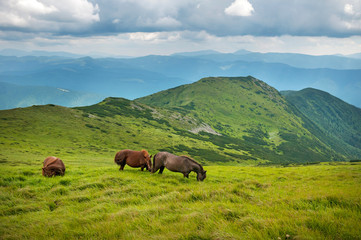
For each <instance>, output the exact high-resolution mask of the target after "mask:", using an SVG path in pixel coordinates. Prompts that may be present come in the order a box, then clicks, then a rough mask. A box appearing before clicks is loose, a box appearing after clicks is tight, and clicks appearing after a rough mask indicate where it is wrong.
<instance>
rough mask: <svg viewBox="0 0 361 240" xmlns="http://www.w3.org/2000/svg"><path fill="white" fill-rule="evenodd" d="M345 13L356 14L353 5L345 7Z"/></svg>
mask: <svg viewBox="0 0 361 240" xmlns="http://www.w3.org/2000/svg"><path fill="white" fill-rule="evenodd" d="M344 11H345V13H347V14H349V15H354V14H355V11H354V9H353V5H352V4H348V3H347V4H346V5H345V7H344Z"/></svg>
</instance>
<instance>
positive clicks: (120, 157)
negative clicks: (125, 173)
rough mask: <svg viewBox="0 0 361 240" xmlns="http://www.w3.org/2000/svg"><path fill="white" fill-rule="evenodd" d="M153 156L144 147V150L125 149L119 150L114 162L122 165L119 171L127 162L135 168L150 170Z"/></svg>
mask: <svg viewBox="0 0 361 240" xmlns="http://www.w3.org/2000/svg"><path fill="white" fill-rule="evenodd" d="M151 158H152V156H149V153H148V152H147V151H146V150H144V149H143V150H142V151H133V150H129V149H125V150H121V151H119V152H117V154H116V155H115V158H114V162H115V163H116V164H118V165H120V168H119V171H121V170H123V169H124V166H125V164H128V165H129V166H131V167H133V168H138V167H140V168H141V170H142V171H143V169H144V168H145V169H147V170H148V171H150V169H151V167H152V161H151Z"/></svg>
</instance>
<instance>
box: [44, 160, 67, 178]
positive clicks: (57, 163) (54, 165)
mask: <svg viewBox="0 0 361 240" xmlns="http://www.w3.org/2000/svg"><path fill="white" fill-rule="evenodd" d="M42 169H43V176H46V177H52V176H57V175H60V176H64V174H65V165H64V163H63V161H62V160H61V159H60V158H57V157H47V158H45V160H44V162H43V168H42Z"/></svg>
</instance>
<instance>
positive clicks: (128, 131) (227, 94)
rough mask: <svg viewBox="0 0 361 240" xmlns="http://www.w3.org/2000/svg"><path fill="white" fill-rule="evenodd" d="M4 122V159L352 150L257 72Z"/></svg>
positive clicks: (233, 156) (226, 158) (40, 109)
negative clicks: (335, 142) (124, 151)
mask: <svg viewBox="0 0 361 240" xmlns="http://www.w3.org/2000/svg"><path fill="white" fill-rule="evenodd" d="M0 125H1V126H2V128H1V130H0V140H1V143H2V153H1V154H2V155H0V157H2V160H1V161H3V162H8V161H9V160H8V157H7V156H8V155H9V154H10V153H12V154H14V153H16V154H15V155H18V156H19V157H20V158H21V156H22V155H23V154H26V155H28V156H30V157H31V158H39V157H43V156H44V155H58V154H61V155H62V156H64V157H66V158H69V159H73V160H74V158H78V157H77V156H79V155H81V156H82V158H81V159H76V161H79V162H81V161H84V160H86V159H87V158H89V157H90V156H91V157H92V158H93V159H94V158H96V159H98V161H101V162H103V161H106V162H112V161H113V158H114V154H115V153H116V152H117V151H118V150H120V149H124V148H130V149H135V150H136V149H139V150H140V149H143V148H145V149H147V150H148V151H149V152H150V153H151V154H154V153H156V152H158V151H169V152H173V153H175V154H179V155H184V154H185V155H190V156H192V157H193V158H195V159H196V160H197V161H199V162H201V163H203V164H218V165H219V164H227V165H235V164H242V165H244V164H254V163H266V162H272V163H279V164H283V163H295V162H296V163H305V162H319V161H340V160H346V159H350V157H352V156H354V155H352V154H350V152H348V151H338V149H337V148H336V149H333V145H332V144H330V142H331V141H330V138H329V137H328V136H324V133H323V131H322V130H321V128H320V127H318V126H317V125H316V124H314V123H313V122H312V121H310V120H309V119H308V118H307V117H306V116H304V115H303V114H302V113H301V112H300V111H299V110H297V108H296V107H295V106H293V105H290V104H289V103H288V102H287V101H286V100H285V99H284V98H283V97H282V96H281V95H280V93H279V92H278V91H277V90H276V89H274V88H272V87H270V86H269V85H267V84H266V83H264V82H262V81H260V80H257V79H255V78H253V77H244V78H242V77H239V78H205V79H201V80H199V81H198V82H196V83H193V84H188V85H183V86H180V87H177V88H173V89H169V90H166V91H162V92H159V93H157V94H153V95H150V96H147V97H144V98H141V99H137V100H134V101H131V100H127V99H123V98H107V99H105V100H104V101H102V102H100V103H98V104H95V105H91V106H87V107H77V108H66V107H60V106H56V105H44V106H33V107H29V108H18V109H12V110H6V111H0ZM337 146H339V147H340V146H341V147H342V144H341V145H337ZM19 161H21V160H19Z"/></svg>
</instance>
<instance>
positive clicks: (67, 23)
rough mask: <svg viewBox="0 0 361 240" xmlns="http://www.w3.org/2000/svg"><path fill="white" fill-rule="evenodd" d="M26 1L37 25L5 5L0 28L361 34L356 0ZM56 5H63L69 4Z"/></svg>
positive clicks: (100, 32)
mask: <svg viewBox="0 0 361 240" xmlns="http://www.w3.org/2000/svg"><path fill="white" fill-rule="evenodd" d="M18 1H19V0H18ZM29 1H32V2H37V3H40V4H43V8H39V9H38V12H36V14H35V13H32V14H33V15H34V17H35V19H37V20H38V22H37V23H38V25H37V24H32V25H28V26H25V27H24V26H21V24H24V22H22V21H21V20H22V18H21V16H20V15H19V14H18V15H16V14H17V13H19V10H17V11H16V9H15V10H14V9H12V8H11V6H9V5H6V6H0V7H2V9H5V8H4V7H6V8H8V9H5V11H0V15H1V14H3V15H4V14H6V13H7V12H8V13H11V14H14V16H13V18H12V20H13V23H11V22H9V21H8V22H2V21H0V30H3V31H6V30H9V29H11V30H18V31H28V32H31V31H44V32H50V33H53V34H58V35H61V34H64V35H67V34H69V35H82V34H83V35H84V34H85V35H109V34H118V33H127V32H154V31H155V32H159V31H190V32H197V31H204V32H207V33H209V34H212V35H215V36H237V35H254V36H281V35H292V36H330V37H348V36H352V35H361V6H360V5H361V3H360V0H317V1H315V0H303V1H287V0H267V1H264V0H248V1H246V0H237V1H238V4H235V3H236V0H224V1H214V0H173V1H169V0H148V1H143V0H102V1H100V0H88V1H89V2H87V1H75V2H78V3H79V4H80V2H83V3H88V4H87V5H85V6H87V8H80V7H81V6H80V5H78V8H75V9H83V11H77V12H74V11H70V10H67V8H65V7H64V8H60V6H58V5H55V4H50V3H56V1H50V0H29ZM61 2H62V4H63V5H66V3H68V2H69V4H70V2H73V1H71V0H65V4H64V1H61ZM90 2H91V3H90ZM246 3H249V4H250V5H247V4H246ZM2 4H3V5H4V3H2ZM89 4H90V5H89ZM232 5H233V6H237V7H238V8H239V7H242V6H248V11H245V12H242V11H239V12H231V11H226V9H229V7H230V6H232ZM39 6H40V5H39ZM69 8H71V7H69ZM84 9H85V10H84ZM6 10H9V11H6ZM238 10H240V9H238ZM39 11H40V12H39ZM41 11H42V12H41ZM227 12H228V13H227ZM41 13H42V14H41ZM27 14H31V13H29V12H27ZM82 14H83V15H82ZM16 17H18V18H16ZM15 23H17V24H19V26H18V27H17V26H16V24H15ZM49 23H51V24H52V27H51V28H49ZM42 24H43V25H42Z"/></svg>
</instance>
